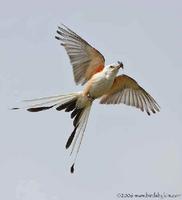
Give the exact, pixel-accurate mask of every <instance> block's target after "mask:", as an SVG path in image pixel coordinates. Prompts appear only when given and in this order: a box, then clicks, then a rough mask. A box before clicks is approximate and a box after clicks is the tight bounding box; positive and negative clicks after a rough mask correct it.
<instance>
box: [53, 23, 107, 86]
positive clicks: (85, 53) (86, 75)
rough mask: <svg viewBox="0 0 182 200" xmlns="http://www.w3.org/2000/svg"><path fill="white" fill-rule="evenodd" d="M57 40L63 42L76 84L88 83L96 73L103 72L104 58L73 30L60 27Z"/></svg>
mask: <svg viewBox="0 0 182 200" xmlns="http://www.w3.org/2000/svg"><path fill="white" fill-rule="evenodd" d="M57 34H58V36H56V39H58V40H60V41H61V45H62V46H64V48H65V50H66V52H67V54H68V56H69V58H70V62H71V64H72V66H73V74H74V79H75V82H76V84H84V83H86V82H87V81H88V80H89V79H90V78H91V77H92V76H93V75H94V74H95V73H97V72H99V71H102V70H103V68H104V65H105V59H104V56H103V55H102V54H101V53H100V52H99V51H98V50H97V49H95V48H94V47H92V46H91V45H90V44H88V42H86V41H85V40H84V39H82V38H81V37H80V36H79V35H77V34H76V33H75V32H73V31H72V30H71V29H69V28H68V27H66V26H65V25H62V26H61V27H58V30H57Z"/></svg>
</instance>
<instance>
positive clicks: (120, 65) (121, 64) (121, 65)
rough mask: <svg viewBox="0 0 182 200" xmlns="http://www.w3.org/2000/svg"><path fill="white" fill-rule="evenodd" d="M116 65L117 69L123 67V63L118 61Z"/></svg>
mask: <svg viewBox="0 0 182 200" xmlns="http://www.w3.org/2000/svg"><path fill="white" fill-rule="evenodd" d="M118 64H119V68H122V69H124V66H123V63H122V62H120V61H118Z"/></svg>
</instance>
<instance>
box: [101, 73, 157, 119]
mask: <svg viewBox="0 0 182 200" xmlns="http://www.w3.org/2000/svg"><path fill="white" fill-rule="evenodd" d="M100 103H101V104H119V103H124V104H126V105H130V106H134V107H136V108H138V109H140V110H141V111H146V113H147V114H148V115H150V113H151V112H152V113H156V112H159V110H160V106H159V105H158V104H157V102H156V101H155V99H154V98H153V97H152V96H151V95H150V94H149V93H147V92H146V91H145V90H144V89H143V88H142V87H141V86H140V85H139V84H138V83H137V82H136V81H135V80H134V79H132V78H131V77H129V76H127V75H120V76H118V77H116V78H115V80H114V83H113V85H112V87H111V89H110V90H109V91H108V93H107V94H105V95H103V96H102V97H101V100H100Z"/></svg>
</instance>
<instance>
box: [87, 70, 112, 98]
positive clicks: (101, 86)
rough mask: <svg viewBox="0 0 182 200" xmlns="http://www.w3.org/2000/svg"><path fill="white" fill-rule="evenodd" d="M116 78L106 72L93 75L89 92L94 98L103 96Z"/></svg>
mask: <svg viewBox="0 0 182 200" xmlns="http://www.w3.org/2000/svg"><path fill="white" fill-rule="evenodd" d="M113 81H114V79H113V78H112V77H111V78H108V77H107V76H106V75H105V73H103V72H100V73H97V74H95V75H94V76H93V77H92V86H91V87H90V90H89V94H90V96H91V97H93V98H98V97H101V96H102V95H103V94H105V93H106V92H107V91H108V90H109V89H110V88H111V86H112V84H113Z"/></svg>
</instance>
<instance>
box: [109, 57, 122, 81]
mask: <svg viewBox="0 0 182 200" xmlns="http://www.w3.org/2000/svg"><path fill="white" fill-rule="evenodd" d="M120 68H122V69H123V68H124V67H123V63H122V62H120V61H118V62H117V63H114V64H111V65H109V66H108V67H106V73H107V75H109V76H114V77H115V76H116V75H117V73H118V71H119V69H120Z"/></svg>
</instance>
